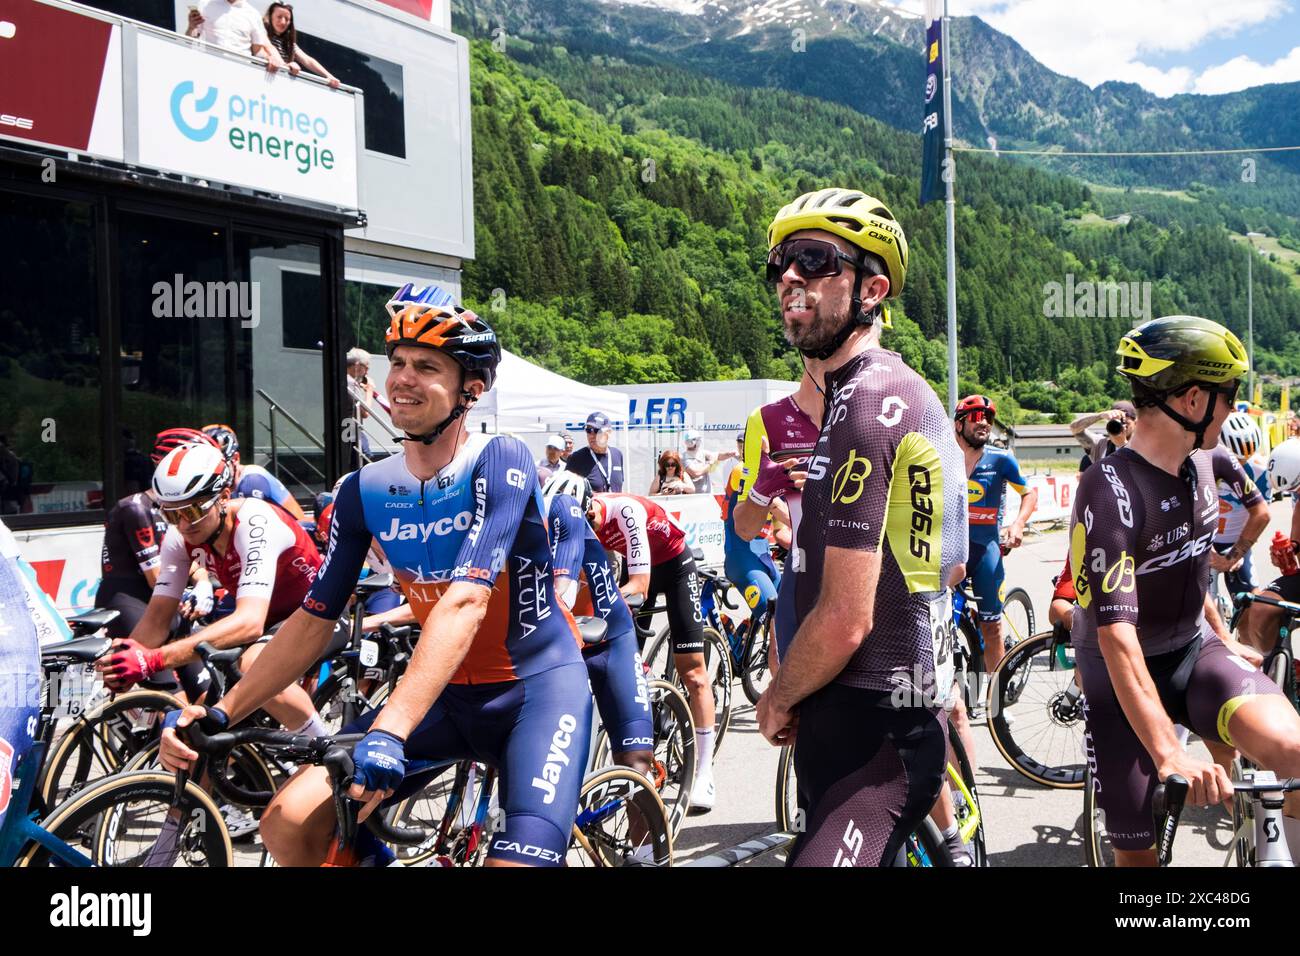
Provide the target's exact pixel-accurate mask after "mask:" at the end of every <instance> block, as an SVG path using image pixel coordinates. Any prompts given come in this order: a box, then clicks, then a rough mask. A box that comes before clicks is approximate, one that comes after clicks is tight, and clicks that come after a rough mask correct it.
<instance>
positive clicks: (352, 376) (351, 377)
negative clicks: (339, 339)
mask: <svg viewBox="0 0 1300 956" xmlns="http://www.w3.org/2000/svg"><path fill="white" fill-rule="evenodd" d="M347 361H348V397H349V398H350V399H351V400H352V403H353V404H354V406H355V407H356V411H357V429H358V432H359V436H360V439H361V454H362V455H364V456H365V461H373V460H374V456H373V455H372V454H371V452H370V438H369V436H367V435H366V431H365V428H364V427H363V426H362V424H361V422H362V421H363V420H364V419H366V418H369V417H370V414H371V413H370V408H371V402H374V404H376V405H378V406H379V407H380V408H382V409H383V410H384V411H385V412H387V413H388V414H390V415H391V414H392V409H391V408H389V407H388V403H387V402H385V401H384V397H383V396H382V395H381V394H380V393H379V390H378V389H376V388H375V386H374V385H372V384H371V383H370V379H369V375H370V353H369V352H367V351H366V350H365V349H362V348H352V349H348V360H347ZM381 457H383V456H381ZM364 463H365V462H362V461H358V462H356V467H358V468H359V467H361V465H362V464H364Z"/></svg>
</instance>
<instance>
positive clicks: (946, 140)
mask: <svg viewBox="0 0 1300 956" xmlns="http://www.w3.org/2000/svg"><path fill="white" fill-rule="evenodd" d="M941 36H942V42H943V54H942V57H943V153H944V176H943V178H944V191H945V199H944V207H945V210H946V213H947V216H946V218H947V224H948V229H947V232H948V411H949V413H951V412H952V410H953V409H955V408H956V407H957V199H956V197H955V196H954V195H953V182H952V181H953V179H954V178H955V172H956V170H955V167H954V165H953V155H952V72H951V67H950V65H949V64H950V61H949V54H950V52H951V48H950V46H949V44H948V0H943V26H942V33H941Z"/></svg>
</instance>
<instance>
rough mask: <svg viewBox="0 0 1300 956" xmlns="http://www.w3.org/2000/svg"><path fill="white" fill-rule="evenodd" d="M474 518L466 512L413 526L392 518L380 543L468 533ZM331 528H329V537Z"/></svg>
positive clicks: (425, 539) (381, 535)
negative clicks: (455, 532)
mask: <svg viewBox="0 0 1300 956" xmlns="http://www.w3.org/2000/svg"><path fill="white" fill-rule="evenodd" d="M473 520H474V516H473V515H471V514H470V513H469V512H468V511H462V512H461V513H460V514H458V515H455V516H454V517H450V518H439V519H438V520H437V521H427V522H419V523H413V524H404V523H403V522H402V521H401V519H400V518H394V519H393V523H392V524H390V525H389V526H388V530H387V531H381V532H380V533H379V540H380V541H428V540H429V537H430V535H435V534H436V535H438V536H440V537H441V536H442V535H445V534H451V532H452V531H468V530H469V526H470V523H471V522H472V521H473ZM333 531H334V529H333V527H331V528H330V533H331V535H332V534H333Z"/></svg>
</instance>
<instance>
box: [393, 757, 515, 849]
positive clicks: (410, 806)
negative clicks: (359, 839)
mask: <svg viewBox="0 0 1300 956" xmlns="http://www.w3.org/2000/svg"><path fill="white" fill-rule="evenodd" d="M462 763H464V764H465V766H466V767H468V762H464V761H462V762H461V763H455V764H448V765H447V767H446V769H445V770H444V771H442V772H439V773H438V774H436V775H435V776H433V777H432V778H430V780H429V782H428V784H426V785H425V786H424V787H423V788H421V789H420V791H419V792H418V793H414V794H412V795H411V796H409V797H406V798H404V799H402V800H400V801H399V802H398V803H396V804H394V805H393V807H392V808H391V809H390V810H387V811H385V814H386V816H387V820H388V824H389V825H390V826H392V827H393V828H394V829H405V828H407V827H418V828H422V829H426V830H433V831H435V832H436V831H439V830H440V828H441V827H442V826H443V824H444V823H446V824H447V831H448V832H447V837H446V839H448V840H449V841H450V842H449V844H448V845H446V846H441V847H440V846H439V845H437V843H430V844H428V845H425V844H420V845H418V846H402V845H397V844H389V846H390V847H391V848H392V850H393V852H394V853H396V854H397V861H398V862H399V863H401V864H402V865H403V866H420V865H423V864H425V863H427V862H428V861H429V860H431V859H432V858H433V857H435V856H438V857H440V862H442V863H444V864H445V865H447V866H467V865H468V866H473V865H476V863H477V862H479V861H480V858H481V857H482V855H483V854H482V853H481V852H479V851H480V850H481V847H480V846H479V845H478V844H476V845H474V846H472V847H471V846H468V845H462V844H464V842H465V839H464V838H465V837H468V834H465V833H463V832H462V831H463V830H464V827H463V826H462V827H461V828H460V829H457V830H455V832H454V833H453V828H454V827H455V826H456V824H455V823H454V822H453V821H451V820H448V819H447V814H448V813H449V812H454V813H456V814H457V815H458V816H460V815H461V814H463V812H464V811H463V808H464V807H466V806H469V807H472V808H477V807H478V802H479V799H480V797H481V794H482V787H483V785H484V783H485V782H487V781H488V780H495V777H491V778H489V777H488V775H486V774H482V773H475V774H474V776H473V779H472V780H471V779H470V778H469V776H468V774H467V773H465V774H462V773H461V770H462V767H461V764H462ZM446 771H452V772H451V773H448V772H446ZM458 789H459V791H460V792H459V800H458V802H457V807H456V810H454V811H453V810H451V809H450V804H451V796H452V794H453V793H454V792H456V791H457V790H458ZM486 842H487V841H486V839H484V840H481V843H483V844H486Z"/></svg>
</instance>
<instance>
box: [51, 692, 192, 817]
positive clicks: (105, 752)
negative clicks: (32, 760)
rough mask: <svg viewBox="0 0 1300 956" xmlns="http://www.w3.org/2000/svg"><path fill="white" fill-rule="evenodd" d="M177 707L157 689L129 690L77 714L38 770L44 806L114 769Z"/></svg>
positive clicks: (153, 734) (53, 804)
mask: <svg viewBox="0 0 1300 956" xmlns="http://www.w3.org/2000/svg"><path fill="white" fill-rule="evenodd" d="M180 706H181V703H180V701H179V700H177V699H176V698H175V697H173V696H172V695H171V694H168V693H166V692H164V691H160V690H133V691H129V692H128V693H125V694H119V695H118V696H116V697H114V698H113V699H112V700H109V701H105V702H104V703H103V704H102V705H100V706H99V707H97V708H95V709H94V710H92V711H90V712H89V713H87V714H85V715H83V716H82V717H80V718H78V719H77V720H76V721H75V722H74V723H73V724H72V726H71V727H70V728H68V730H67V732H66V733H64V735H63V736H62V737H60V738H59V741H58V743H56V744H55V745H54V749H53V750H52V751H51V752H50V755H49V757H48V758H47V759H46V761H45V766H44V767H43V768H42V770H41V780H40V783H39V784H38V791H39V793H40V795H41V800H42V801H43V802H44V804H45V807H46V810H47V811H48V810H53V809H54V807H56V806H58V805H59V804H61V803H63V802H64V801H66V800H67V799H68V798H69V797H71V796H72V795H73V794H75V793H77V792H78V791H80V790H81V789H83V788H84V787H85V786H86V785H87V784H88V783H90V782H91V781H93V780H98V779H100V778H101V777H106V776H108V775H109V774H114V773H117V772H118V771H119V770H121V769H122V766H123V765H124V764H125V763H126V762H127V761H128V760H129V759H130V758H131V757H132V756H133V755H134V754H136V753H138V752H139V751H140V750H141V749H142V748H143V747H144V746H145V745H146V744H148V743H149V742H151V741H156V740H157V739H158V736H159V734H161V733H162V716H163V715H164V714H166V713H167V711H169V710H176V709H177V708H179V707H180Z"/></svg>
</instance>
